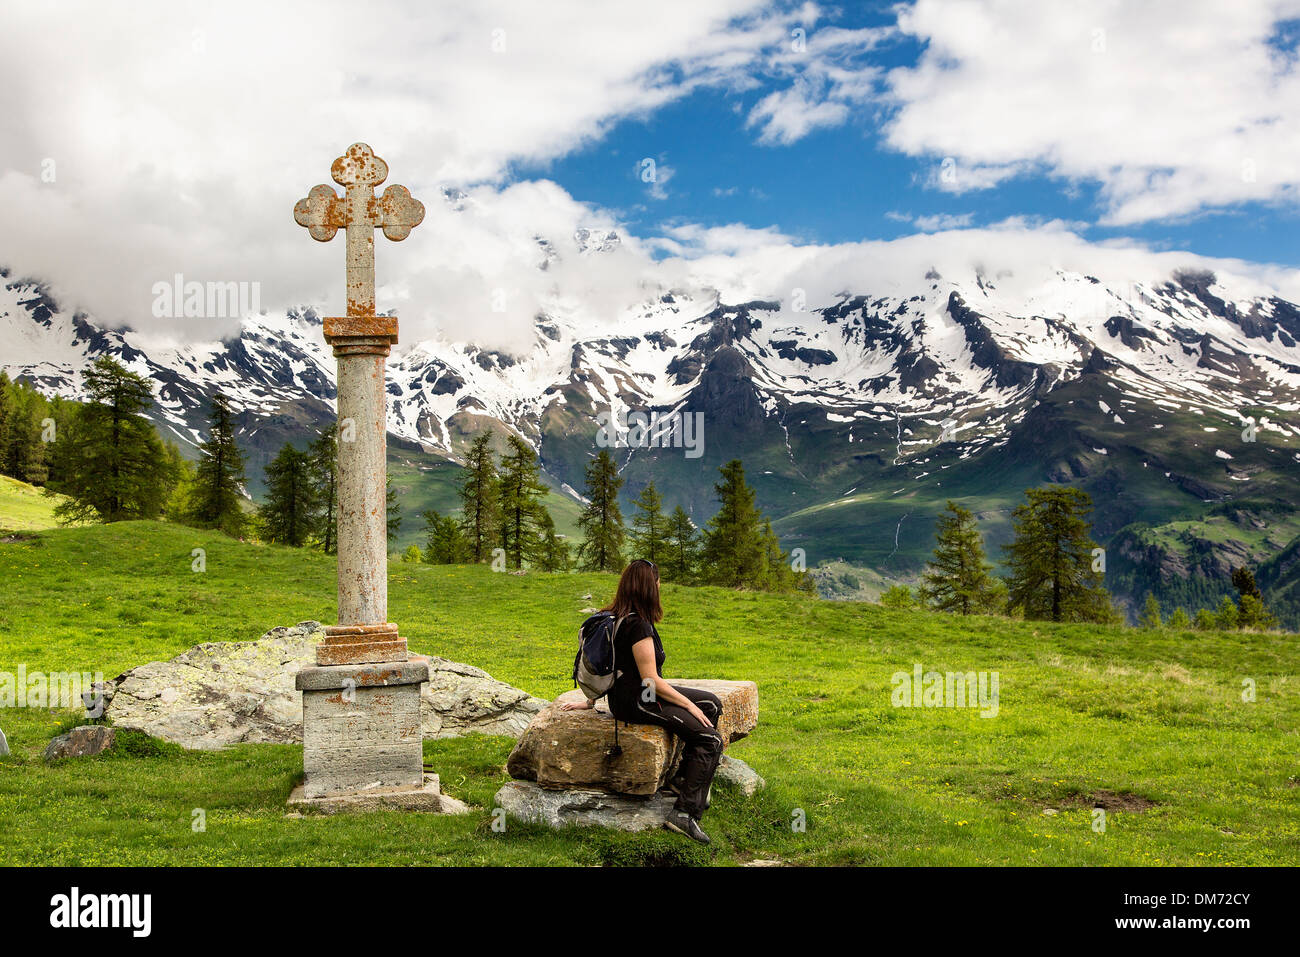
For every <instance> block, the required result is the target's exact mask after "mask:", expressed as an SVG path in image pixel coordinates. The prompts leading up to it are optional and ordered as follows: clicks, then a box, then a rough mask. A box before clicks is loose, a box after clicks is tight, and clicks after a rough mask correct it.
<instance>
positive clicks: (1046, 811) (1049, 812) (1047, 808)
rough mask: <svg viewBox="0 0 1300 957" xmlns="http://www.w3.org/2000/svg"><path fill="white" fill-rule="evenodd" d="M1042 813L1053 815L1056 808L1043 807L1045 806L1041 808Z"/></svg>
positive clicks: (1055, 812)
mask: <svg viewBox="0 0 1300 957" xmlns="http://www.w3.org/2000/svg"><path fill="white" fill-rule="evenodd" d="M1043 813H1044V814H1046V815H1047V816H1048V817H1055V816H1056V814H1057V811H1056V808H1054V807H1045V808H1043Z"/></svg>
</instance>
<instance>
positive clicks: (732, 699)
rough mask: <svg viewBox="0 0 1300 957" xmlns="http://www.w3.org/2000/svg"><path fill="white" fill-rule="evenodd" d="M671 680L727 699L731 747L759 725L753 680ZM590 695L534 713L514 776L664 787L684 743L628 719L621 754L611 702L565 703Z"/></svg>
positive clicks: (724, 725)
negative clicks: (589, 706) (583, 706)
mask: <svg viewBox="0 0 1300 957" xmlns="http://www.w3.org/2000/svg"><path fill="white" fill-rule="evenodd" d="M671 683H672V684H674V685H681V686H683V687H688V688H702V689H704V690H707V691H711V692H713V693H714V694H716V695H717V696H718V698H719V699H721V701H722V721H721V727H720V730H721V731H722V733H723V735H724V736H725V737H726V739H727V743H728V744H730V743H731V742H732V741H735V740H738V739H739V738H743V737H744V736H745V735H747V734H749V732H750V731H752V730H753V729H754V727H755V725H756V724H757V723H758V686H757V685H756V684H755V683H754V682H752V681H722V680H717V679H690V680H687V679H682V680H680V681H672V682H671ZM583 700H584V698H583V694H582V692H581V691H579V690H576V689H575V690H573V691H567V692H565V693H564V694H562V695H560V697H558V698H556V699H555V700H554V701H553V702H551V703H550V704H549V705H547V706H546V708H545V709H543V710H542V711H541V712H540V713H539V714H538V715H537V716H536V717H535V718H533V721H532V723H531V724H530V725H529V726H528V729H527V730H526V731H525V732H524V733H523V734H522V735H520V738H519V743H518V744H516V745H515V748H514V750H513V751H511V752H510V757H509V759H508V760H507V762H506V770H507V771H508V772H509V774H510V776H511V777H512V778H515V779H516V780H523V781H535V782H537V783H538V784H540V785H542V786H543V787H547V788H598V789H601V790H605V791H611V792H614V793H617V794H632V795H641V796H643V797H649V796H651V795H653V794H654V793H655V792H657V791H658V790H659V789H660V788H661V787H663V785H664V784H665V782H667V780H668V779H669V777H670V776H671V774H672V772H673V770H674V769H675V768H676V765H677V762H678V760H679V759H680V757H681V754H680V751H681V749H680V743H679V742H678V740H677V739H676V738H675V737H674V736H673V735H672V734H670V733H669V732H668V731H666V730H665V729H663V728H660V727H658V726H656V725H647V724H620V725H619V729H618V742H619V746H620V747H621V748H622V754H618V755H616V754H614V753H612V749H613V747H614V718H613V716H612V715H611V714H610V713H609V705H608V703H607V702H606V701H605V699H603V698H602V699H601V700H600V701H599V702H597V704H596V708H595V709H594V710H583V711H564V710H562V706H563V705H564V704H565V703H569V702H572V703H574V704H580V703H582V701H583Z"/></svg>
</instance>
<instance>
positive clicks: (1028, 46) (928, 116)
mask: <svg viewBox="0 0 1300 957" xmlns="http://www.w3.org/2000/svg"><path fill="white" fill-rule="evenodd" d="M1297 15H1300V2H1297V0H1252V2H1235V3H1223V2H1221V0H1144V2H1141V3H1118V2H1114V0H1077V2H1074V3H1070V4H1052V3H1041V2H1037V0H962V2H950V0H918V2H916V3H915V4H914V5H913V6H911V7H908V8H904V9H903V10H902V12H901V13H900V17H899V26H900V28H901V30H902V31H904V32H905V33H907V34H910V35H912V36H914V37H916V38H917V39H918V40H920V41H922V42H923V43H925V44H926V46H925V49H924V52H923V54H922V55H921V58H920V60H919V62H918V63H917V65H916V66H915V67H909V68H899V69H896V70H893V71H891V72H890V74H889V75H888V81H887V83H888V86H889V88H890V91H889V96H890V99H891V101H892V103H893V104H894V107H895V109H896V112H895V113H894V115H893V117H892V119H891V120H890V122H889V123H888V126H887V138H888V142H889V144H890V145H891V146H893V147H894V148H896V149H899V150H901V151H903V152H905V153H908V154H910V155H913V156H918V157H933V158H938V159H939V160H940V161H941V162H942V159H943V158H945V157H947V158H950V159H951V160H952V161H953V162H954V164H955V173H956V176H955V178H954V179H950V180H945V179H944V178H943V176H942V175H941V173H942V170H941V168H936V169H935V170H933V171H932V172H931V177H930V183H931V185H933V186H935V187H937V188H940V189H947V190H949V191H954V192H962V191H965V190H970V189H981V188H988V187H990V186H993V185H996V184H997V183H999V182H1001V181H1003V180H1005V179H1006V178H1007V177H1009V176H1013V175H1017V174H1019V173H1021V172H1024V171H1026V170H1031V169H1033V170H1043V171H1046V172H1048V173H1050V174H1053V175H1056V176H1061V177H1066V178H1068V179H1070V180H1075V181H1078V180H1084V181H1092V182H1097V183H1099V184H1100V186H1101V189H1102V197H1103V201H1104V203H1105V206H1106V212H1105V217H1104V218H1105V221H1106V222H1108V223H1111V224H1126V223H1136V222H1142V221H1146V220H1152V219H1160V218H1166V217H1174V216H1182V215H1187V214H1193V213H1196V212H1198V211H1201V210H1203V209H1206V208H1208V207H1216V206H1224V205H1229V204H1234V203H1240V202H1245V201H1251V200H1265V201H1288V202H1293V201H1294V200H1295V199H1296V198H1297V192H1296V191H1297V187H1298V186H1300V124H1297V123H1296V122H1295V117H1296V116H1297V115H1300V74H1297V69H1296V59H1295V57H1294V56H1284V55H1282V54H1281V53H1279V52H1278V51H1277V49H1276V48H1275V47H1273V46H1271V45H1270V44H1269V42H1268V41H1269V38H1270V37H1271V36H1272V35H1273V33H1274V30H1275V28H1276V26H1277V24H1278V23H1279V21H1282V20H1285V19H1287V18H1289V17H1295V16H1297Z"/></svg>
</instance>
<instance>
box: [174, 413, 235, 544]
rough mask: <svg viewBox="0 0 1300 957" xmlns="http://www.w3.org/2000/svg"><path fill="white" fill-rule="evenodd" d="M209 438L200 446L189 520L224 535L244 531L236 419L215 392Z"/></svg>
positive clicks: (193, 523)
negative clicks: (219, 531) (215, 529)
mask: <svg viewBox="0 0 1300 957" xmlns="http://www.w3.org/2000/svg"><path fill="white" fill-rule="evenodd" d="M209 422H210V425H209V427H208V438H207V440H206V441H204V442H202V443H201V444H200V445H199V454H200V458H199V462H198V465H197V466H196V467H195V470H194V472H195V474H194V494H193V496H192V497H191V500H190V508H189V512H188V518H187V520H188V521H189V523H190V524H192V525H196V526H198V527H199V528H217V529H220V530H221V531H223V532H225V533H226V534H227V535H235V536H238V535H240V534H241V533H242V532H243V530H244V525H245V522H246V518H245V516H244V504H243V503H244V494H243V492H244V457H243V455H242V454H241V453H240V451H239V446H238V445H237V444H236V442H235V415H234V412H233V411H232V410H231V408H230V400H229V399H228V398H226V396H225V395H223V394H222V393H220V392H218V393H216V394H215V395H214V396H213V397H212V411H211V413H210V415H209Z"/></svg>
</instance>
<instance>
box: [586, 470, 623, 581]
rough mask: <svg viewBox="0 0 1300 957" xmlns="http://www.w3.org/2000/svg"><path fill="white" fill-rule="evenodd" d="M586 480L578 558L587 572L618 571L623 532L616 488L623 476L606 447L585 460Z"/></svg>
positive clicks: (621, 553)
mask: <svg viewBox="0 0 1300 957" xmlns="http://www.w3.org/2000/svg"><path fill="white" fill-rule="evenodd" d="M586 479H587V487H586V493H585V494H586V497H587V504H586V506H584V508H583V510H582V514H581V515H579V516H578V527H579V528H581V529H582V533H583V538H582V544H581V545H579V546H578V559H579V561H581V562H582V567H583V568H585V569H587V570H588V571H601V572H616V571H620V570H621V569H622V567H623V539H624V535H625V532H624V529H623V512H622V509H620V508H619V507H618V490H619V489H620V488H622V487H623V478H622V476H620V475H619V474H618V467H617V466H616V465H615V464H614V457H613V456H611V455H610V454H609V450H608V449H601V450H600V453H599V454H598V455H596V457H595V458H593V459H592V460H591V461H590V462H588V463H587V472H586Z"/></svg>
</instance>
